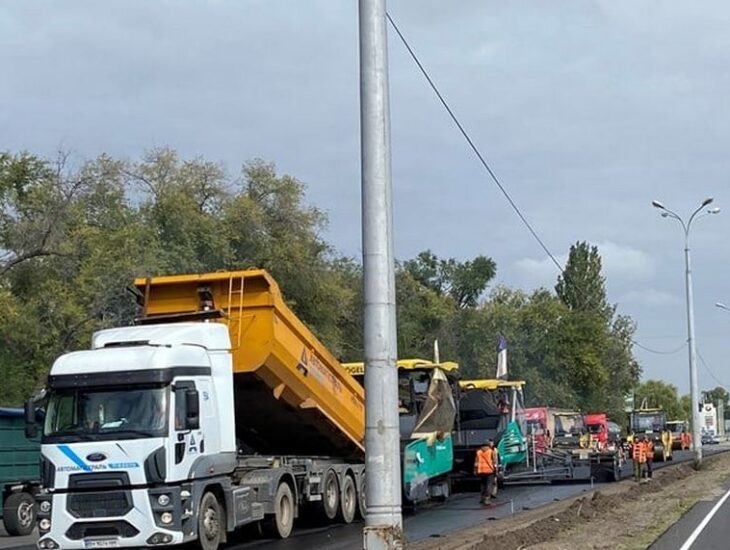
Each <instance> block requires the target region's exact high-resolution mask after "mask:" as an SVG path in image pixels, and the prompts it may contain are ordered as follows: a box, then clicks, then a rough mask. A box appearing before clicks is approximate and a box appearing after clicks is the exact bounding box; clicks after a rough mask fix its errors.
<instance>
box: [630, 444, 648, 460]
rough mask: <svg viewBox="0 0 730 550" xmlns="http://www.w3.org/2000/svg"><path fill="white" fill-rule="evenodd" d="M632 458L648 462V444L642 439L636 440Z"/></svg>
mask: <svg viewBox="0 0 730 550" xmlns="http://www.w3.org/2000/svg"><path fill="white" fill-rule="evenodd" d="M631 458H632V459H633V460H634V461H636V462H638V463H639V464H643V463H644V462H646V445H644V443H643V442H642V441H635V442H634V444H633V445H632V447H631Z"/></svg>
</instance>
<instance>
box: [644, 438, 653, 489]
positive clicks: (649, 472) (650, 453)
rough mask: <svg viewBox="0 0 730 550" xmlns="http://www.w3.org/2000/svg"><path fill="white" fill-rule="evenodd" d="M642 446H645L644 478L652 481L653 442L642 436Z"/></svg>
mask: <svg viewBox="0 0 730 550" xmlns="http://www.w3.org/2000/svg"><path fill="white" fill-rule="evenodd" d="M644 445H645V446H646V477H647V479H652V478H653V477H654V468H653V465H654V440H652V439H649V438H647V437H646V436H644Z"/></svg>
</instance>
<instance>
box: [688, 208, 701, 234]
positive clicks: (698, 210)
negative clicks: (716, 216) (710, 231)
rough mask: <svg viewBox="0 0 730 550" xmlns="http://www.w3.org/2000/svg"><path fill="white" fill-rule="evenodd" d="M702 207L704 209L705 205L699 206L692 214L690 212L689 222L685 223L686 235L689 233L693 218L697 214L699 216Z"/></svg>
mask: <svg viewBox="0 0 730 550" xmlns="http://www.w3.org/2000/svg"><path fill="white" fill-rule="evenodd" d="M704 207H705V204H704V203H703V204H701V205H700V206H698V207H697V209H696V210H695V211H694V212H692V215H691V216H690V217H689V221H688V222H687V229H686V231H687V233H689V228H690V227H691V226H692V222H693V221H694V219H695V216H696V215H697V214H699V213H700V212H701V211H702V209H703V208H704Z"/></svg>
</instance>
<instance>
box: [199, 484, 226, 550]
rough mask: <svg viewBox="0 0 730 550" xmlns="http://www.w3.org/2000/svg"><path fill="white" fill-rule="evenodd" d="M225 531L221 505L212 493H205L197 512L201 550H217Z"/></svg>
mask: <svg viewBox="0 0 730 550" xmlns="http://www.w3.org/2000/svg"><path fill="white" fill-rule="evenodd" d="M223 529H225V518H224V516H223V511H222V510H221V505H220V503H219V502H218V499H217V498H216V496H215V495H214V494H213V493H210V492H208V493H205V494H204V495H203V498H202V499H200V509H199V510H198V539H199V542H200V547H201V548H202V550H217V549H218V546H219V545H220V543H221V538H222V536H223Z"/></svg>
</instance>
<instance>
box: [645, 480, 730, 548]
mask: <svg viewBox="0 0 730 550" xmlns="http://www.w3.org/2000/svg"><path fill="white" fill-rule="evenodd" d="M729 540H730V484H727V485H726V486H725V487H723V493H722V495H720V496H719V497H716V498H713V499H711V500H701V501H700V502H698V503H697V504H695V505H694V506H693V507H692V508H691V509H690V510H689V511H688V512H687V513H686V514H685V515H684V516H682V518H681V519H680V520H679V521H678V522H677V523H675V524H674V525H672V526H671V527H670V528H669V529H667V531H666V532H665V533H664V534H663V535H662V536H661V537H660V538H659V539H657V541H656V542H655V543H654V544H653V545H652V546H651V550H677V549H681V550H724V549H725V548H728V547H730V543H728V541H729Z"/></svg>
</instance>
